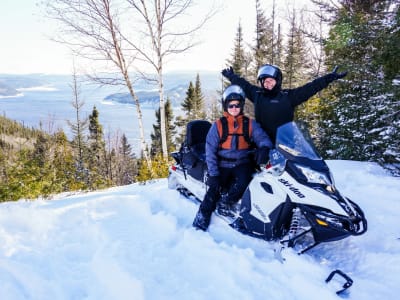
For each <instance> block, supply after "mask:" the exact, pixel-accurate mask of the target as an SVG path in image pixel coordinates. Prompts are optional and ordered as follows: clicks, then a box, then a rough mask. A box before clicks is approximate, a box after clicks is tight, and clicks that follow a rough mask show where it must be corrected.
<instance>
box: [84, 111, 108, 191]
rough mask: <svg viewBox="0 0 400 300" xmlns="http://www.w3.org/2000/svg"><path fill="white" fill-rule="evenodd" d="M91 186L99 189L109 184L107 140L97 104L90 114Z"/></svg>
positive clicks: (89, 160)
mask: <svg viewBox="0 0 400 300" xmlns="http://www.w3.org/2000/svg"><path fill="white" fill-rule="evenodd" d="M88 148H89V149H88V152H89V158H88V163H89V186H90V188H92V189H98V188H101V187H105V186H107V180H106V163H105V142H104V138H103V127H102V126H101V124H100V122H99V112H98V110H97V109H96V106H94V107H93V111H92V113H91V114H90V115H89V141H88Z"/></svg>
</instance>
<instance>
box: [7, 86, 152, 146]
mask: <svg viewBox="0 0 400 300" xmlns="http://www.w3.org/2000/svg"><path fill="white" fill-rule="evenodd" d="M80 89H81V91H80V96H79V99H80V100H82V101H84V102H85V104H84V106H83V107H82V112H81V118H85V117H88V116H89V114H91V112H92V110H93V107H94V106H96V108H97V110H98V111H99V119H100V123H101V124H102V126H103V130H104V133H105V137H106V138H107V136H109V135H111V137H112V136H115V135H116V134H118V135H119V136H121V135H122V134H123V133H124V134H125V135H126V136H127V138H128V141H129V143H130V144H131V146H132V148H133V149H134V151H135V152H136V153H139V147H140V142H139V137H140V133H139V125H138V119H137V112H136V107H135V106H134V105H133V104H124V103H118V102H113V101H105V100H104V98H105V97H106V96H108V95H110V94H113V93H121V92H122V93H124V92H126V91H125V90H124V89H123V88H121V87H99V86H95V85H90V84H81V88H80ZM19 92H20V94H19V95H18V96H15V97H2V98H0V113H1V115H3V116H6V117H7V118H10V119H12V120H16V121H18V122H21V123H23V124H24V125H25V126H27V127H34V128H39V127H41V128H42V129H43V130H45V131H47V132H51V133H52V132H54V131H55V130H56V129H58V128H62V129H63V130H64V132H65V133H66V134H67V136H68V137H69V138H70V137H71V130H70V126H69V125H68V123H67V120H69V121H71V122H73V123H75V122H76V111H75V109H74V107H73V106H72V100H73V92H72V88H71V86H70V83H69V82H64V81H58V82H53V83H51V84H50V85H48V86H41V87H34V88H28V89H19ZM157 108H158V106H156V105H149V104H147V105H143V106H142V115H143V121H144V128H145V129H144V131H145V138H146V140H149V139H150V133H151V131H152V130H153V126H152V124H153V123H154V122H155V110H156V109H157Z"/></svg>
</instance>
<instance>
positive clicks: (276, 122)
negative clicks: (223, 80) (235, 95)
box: [231, 74, 334, 143]
mask: <svg viewBox="0 0 400 300" xmlns="http://www.w3.org/2000/svg"><path fill="white" fill-rule="evenodd" d="M333 80H334V78H333V77H332V75H331V74H327V75H325V76H322V77H319V78H317V79H315V80H313V81H311V82H309V83H307V84H305V85H303V86H301V87H298V88H295V89H287V90H278V91H275V92H271V91H267V90H265V89H263V88H261V87H259V86H256V85H252V84H251V83H249V82H248V81H247V80H246V79H244V78H241V77H239V76H238V75H236V74H234V75H232V78H231V83H232V84H237V85H239V86H240V87H241V88H242V89H243V91H244V92H245V94H246V97H247V98H248V99H249V100H250V101H251V102H253V103H254V112H255V119H256V121H257V122H258V123H260V125H261V127H262V128H263V129H264V131H265V132H266V133H267V134H268V136H269V137H270V138H271V140H272V142H273V143H275V138H276V130H277V129H278V127H279V126H281V125H282V124H285V123H287V122H291V121H293V118H294V110H295V107H296V106H297V105H299V104H301V103H303V102H305V101H307V100H308V99H309V98H311V97H312V96H313V95H315V94H316V93H318V92H319V91H321V90H322V89H324V88H326V87H327V86H328V84H329V83H331V82H332V81H333Z"/></svg>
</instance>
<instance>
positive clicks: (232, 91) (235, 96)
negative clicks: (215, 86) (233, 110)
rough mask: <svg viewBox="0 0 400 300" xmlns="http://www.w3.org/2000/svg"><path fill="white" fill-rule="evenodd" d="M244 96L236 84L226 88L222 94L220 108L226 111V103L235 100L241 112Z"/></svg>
mask: <svg viewBox="0 0 400 300" xmlns="http://www.w3.org/2000/svg"><path fill="white" fill-rule="evenodd" d="M245 98H246V96H245V94H244V92H243V90H242V88H241V87H240V86H238V85H236V84H232V85H230V86H228V87H227V88H226V89H225V91H224V93H223V94H222V106H223V108H224V110H225V111H227V109H228V103H229V102H231V101H233V100H237V101H239V102H240V106H241V110H243V106H244V100H245Z"/></svg>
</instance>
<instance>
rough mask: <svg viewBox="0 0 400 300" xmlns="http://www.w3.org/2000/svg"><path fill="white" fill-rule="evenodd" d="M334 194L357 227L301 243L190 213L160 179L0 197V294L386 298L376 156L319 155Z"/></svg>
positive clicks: (394, 190)
mask: <svg viewBox="0 0 400 300" xmlns="http://www.w3.org/2000/svg"><path fill="white" fill-rule="evenodd" d="M327 163H328V164H329V166H330V167H331V170H332V172H333V174H334V176H335V179H336V185H337V187H338V188H339V190H340V191H341V192H342V194H344V195H346V196H348V197H349V198H351V199H352V200H353V201H355V202H356V203H358V204H359V205H360V207H361V208H362V209H363V210H364V212H365V215H366V217H367V219H368V225H369V228H368V231H367V233H365V234H364V235H362V236H355V237H350V238H347V239H345V240H342V241H338V242H331V243H326V244H324V245H320V246H317V247H316V248H314V249H312V250H310V251H309V252H308V253H306V254H304V255H297V254H296V253H295V252H294V251H293V250H292V249H286V250H284V251H283V256H284V258H285V262H284V263H281V262H279V261H278V260H277V259H276V258H275V256H274V251H273V248H274V244H273V243H268V242H265V241H261V240H257V239H254V238H251V237H248V236H244V235H242V234H240V233H238V232H236V231H234V230H233V229H231V228H230V227H229V226H228V225H227V224H226V223H224V222H223V221H222V220H221V219H219V218H217V217H214V218H213V219H212V222H211V225H210V228H209V230H208V231H207V232H202V231H196V230H195V229H193V228H192V226H191V224H192V221H193V218H194V215H195V213H196V211H197V204H196V203H195V202H193V201H190V200H188V199H186V198H184V197H183V196H182V195H180V194H179V193H178V192H177V191H175V190H169V189H168V187H167V179H161V180H157V181H153V182H148V183H147V184H133V185H130V186H124V187H118V188H111V189H107V190H103V191H96V192H91V193H82V194H75V195H66V194H64V195H57V196H55V197H54V199H53V200H41V199H38V200H35V201H25V200H20V201H17V202H6V203H1V204H0V291H1V292H0V293H1V299H7V300H12V299H18V300H20V299H40V300H45V299H96V300H97V299H193V300H195V299H270V300H273V299H292V300H293V299H307V300H309V299H318V300H319V299H328V300H329V299H338V298H339V296H338V295H336V293H335V292H336V291H337V290H339V289H340V288H341V287H342V285H343V283H344V280H342V279H341V278H340V277H336V276H335V277H334V278H333V279H332V281H331V282H329V283H325V279H326V278H327V277H328V275H329V274H330V272H331V271H333V270H335V269H340V270H342V271H343V272H345V273H346V274H348V275H349V276H350V277H351V278H352V279H353V280H354V284H353V286H352V287H351V288H350V289H349V292H348V293H347V294H346V295H345V296H346V298H347V299H357V300H358V299H363V300H369V299H371V300H372V299H373V300H375V299H398V294H399V293H400V285H399V278H400V268H399V266H400V240H399V238H400V232H399V212H400V201H399V200H400V197H399V195H400V184H399V183H400V179H399V178H395V177H391V176H389V175H387V174H386V173H385V172H384V171H383V170H382V169H381V168H380V167H379V166H377V165H375V164H372V163H366V162H355V161H328V162H327Z"/></svg>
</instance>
